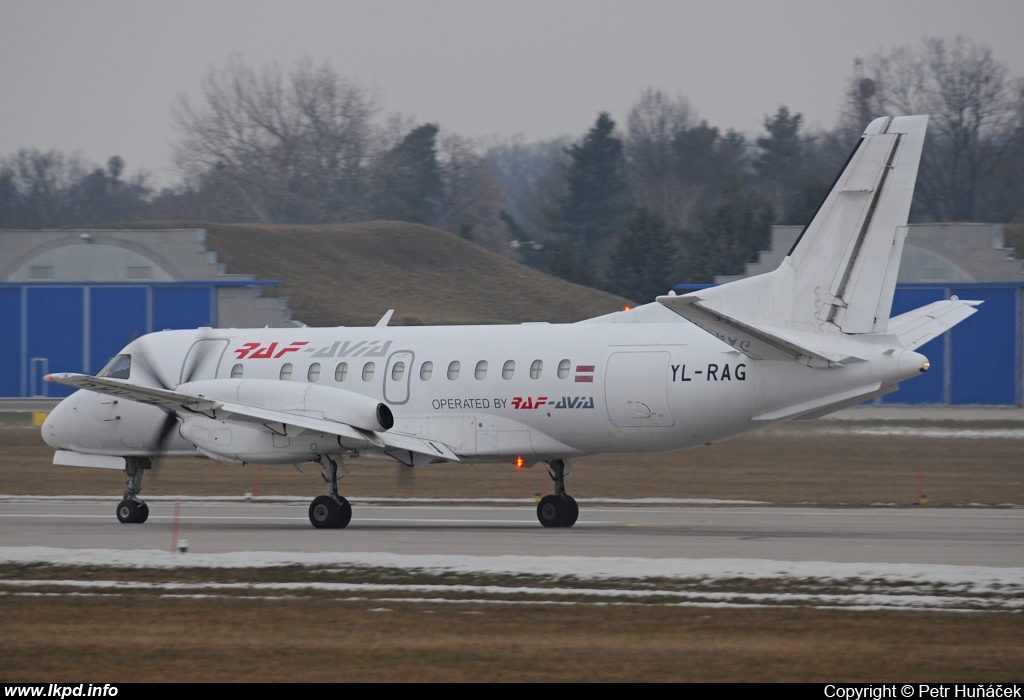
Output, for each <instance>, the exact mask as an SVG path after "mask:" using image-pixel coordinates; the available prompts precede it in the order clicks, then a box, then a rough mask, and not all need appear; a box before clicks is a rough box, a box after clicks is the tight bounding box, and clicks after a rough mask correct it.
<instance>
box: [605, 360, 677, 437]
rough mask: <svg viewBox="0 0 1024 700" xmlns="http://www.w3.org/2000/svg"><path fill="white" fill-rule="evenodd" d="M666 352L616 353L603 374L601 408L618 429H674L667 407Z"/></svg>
mask: <svg viewBox="0 0 1024 700" xmlns="http://www.w3.org/2000/svg"><path fill="white" fill-rule="evenodd" d="M669 360H670V358H669V354H668V353H667V352H616V353H612V355H611V357H609V358H608V365H607V367H606V369H605V373H604V394H605V405H606V406H607V407H608V418H609V420H611V422H612V425H617V426H619V427H622V428H635V427H646V426H650V427H668V426H671V425H675V419H674V418H673V417H672V409H671V408H670V407H669V403H668V373H669Z"/></svg>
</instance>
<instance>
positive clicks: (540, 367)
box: [530, 360, 544, 379]
mask: <svg viewBox="0 0 1024 700" xmlns="http://www.w3.org/2000/svg"><path fill="white" fill-rule="evenodd" d="M543 371H544V363H543V362H541V361H540V360H534V361H533V364H532V365H530V379H540V375H541V372H543Z"/></svg>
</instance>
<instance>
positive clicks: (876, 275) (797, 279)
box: [42, 116, 978, 528]
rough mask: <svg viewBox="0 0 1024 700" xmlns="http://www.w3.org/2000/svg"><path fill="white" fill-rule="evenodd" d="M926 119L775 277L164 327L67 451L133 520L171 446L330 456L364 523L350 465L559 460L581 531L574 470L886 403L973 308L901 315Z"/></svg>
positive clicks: (261, 459) (340, 512) (846, 185)
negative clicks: (657, 292) (898, 302)
mask: <svg viewBox="0 0 1024 700" xmlns="http://www.w3.org/2000/svg"><path fill="white" fill-rule="evenodd" d="M926 126H927V117H924V116H916V117H898V118H895V119H890V118H887V117H883V118H880V119H877V120H875V121H874V122H872V123H871V124H870V125H869V126H868V127H867V129H866V130H865V131H864V135H863V138H862V139H861V140H860V142H859V144H858V146H857V148H856V149H855V151H854V152H853V154H852V155H851V156H850V159H849V160H848V161H847V163H846V165H845V166H844V168H843V170H842V172H841V173H840V175H839V176H838V177H837V179H836V181H835V183H834V185H833V187H832V190H831V191H830V193H829V194H828V196H827V197H826V199H825V200H824V202H823V203H822V205H821V207H820V208H819V210H818V212H817V213H816V215H815V216H814V218H813V220H812V221H811V223H810V225H809V226H808V227H807V228H806V230H805V231H804V233H803V235H802V236H801V237H800V239H799V240H798V241H797V243H796V244H795V245H794V246H793V249H792V250H791V251H790V252H789V255H788V256H787V257H786V258H785V260H784V261H783V262H782V264H781V265H780V266H779V268H778V269H776V270H775V271H773V272H770V273H767V274H764V275H760V276H757V277H751V278H747V279H741V280H738V281H736V282H731V283H729V284H724V285H721V286H718V287H714V288H710V289H705V290H701V291H698V292H694V293H691V294H684V295H681V296H675V295H673V294H669V295H668V296H661V297H658V299H657V302H656V303H651V304H647V305H645V306H640V307H637V308H634V309H632V310H628V311H622V312H617V313H612V314H608V315H605V316H600V317H597V318H592V319H589V320H586V321H581V322H579V323H573V324H560V325H549V324H546V323H527V324H522V325H517V326H462V327H394V328H393V327H388V326H387V321H388V320H389V318H390V313H391V312H388V314H386V315H385V317H384V318H382V319H381V321H380V322H379V323H378V324H377V325H376V326H374V327H366V328H344V327H342V328H298V329H269V328H264V329H245V330H242V329H217V330H214V329H211V328H200V329H198V330H177V331H164V332H161V333H153V334H150V335H146V336H143V337H141V338H139V339H137V340H135V341H133V342H132V343H130V344H129V345H128V346H127V347H126V348H125V349H124V350H122V351H121V354H119V355H118V356H117V357H115V358H114V359H113V360H112V361H111V362H110V364H108V365H107V367H106V368H104V369H103V370H102V371H101V372H100V373H99V374H98V375H97V376H95V377H90V376H87V375H82V374H52V375H50V376H49V379H50V380H51V381H54V382H58V383H61V384H66V385H69V386H72V387H77V388H79V389H81V390H82V391H78V392H76V393H75V394H73V395H71V396H70V397H68V398H66V399H65V400H63V401H62V402H61V403H60V404H59V405H58V406H57V407H56V409H55V410H54V411H53V412H52V413H51V414H50V415H49V417H48V418H47V420H46V422H45V423H44V425H43V430H42V432H43V438H44V439H45V440H46V442H47V443H48V444H50V445H51V446H53V447H54V448H56V450H57V452H56V455H55V456H54V463H55V464H61V465H74V466H82V467H105V468H115V469H123V470H124V471H125V472H126V475H127V478H128V482H127V487H126V488H125V491H124V495H123V500H122V501H121V502H120V503H119V504H118V507H117V517H118V519H119V520H120V521H121V522H128V523H141V522H144V521H145V520H146V518H147V517H148V514H149V509H148V506H147V505H146V504H145V503H144V502H143V501H142V500H140V499H139V492H140V491H141V486H142V474H143V472H144V471H145V470H146V469H148V468H149V467H150V464H151V462H150V460H151V459H152V458H154V457H166V456H190V457H194V456H199V455H202V456H206V457H210V458H212V459H216V460H222V461H228V462H236V463H243V464H244V463H250V462H258V463H277V464H295V465H296V467H299V465H300V463H302V462H317V463H318V464H319V466H320V468H321V469H322V470H323V473H324V478H325V481H326V482H327V493H326V494H325V495H322V496H319V497H317V498H316V499H315V500H313V502H312V503H311V505H310V508H309V519H310V521H311V522H312V524H313V525H314V526H315V527H318V528H341V527H345V526H346V525H347V524H348V523H349V521H350V519H351V515H352V509H351V506H350V505H349V503H348V501H347V500H346V499H345V498H344V497H342V496H341V495H340V494H339V493H338V478H339V476H344V475H345V474H347V471H346V469H345V461H344V460H345V458H347V457H355V456H360V455H369V456H378V457H386V458H389V459H392V460H396V461H398V462H400V463H402V464H404V465H406V466H408V467H410V468H419V467H423V466H425V465H427V464H430V463H432V462H440V461H449V462H462V463H482V462H495V461H514V463H515V464H516V465H518V466H532V465H533V464H536V463H538V462H546V463H547V464H548V465H549V471H550V474H551V477H552V479H553V481H554V493H553V494H551V495H548V496H545V497H544V498H543V499H541V501H540V503H539V505H538V507H537V517H538V519H539V520H540V522H541V524H542V525H544V526H546V527H569V526H572V525H573V524H574V523H575V522H576V518H577V516H578V515H579V507H578V506H577V504H576V501H575V500H574V499H573V498H572V496H570V495H568V494H567V493H566V490H565V480H564V479H565V475H566V473H567V471H568V473H571V469H569V468H567V467H568V461H569V460H570V459H571V458H573V457H578V456H581V455H588V454H594V453H632V452H652V451H664V450H677V449H680V448H685V447H692V446H695V445H702V444H710V443H713V442H717V441H719V440H723V439H725V438H728V437H732V436H735V435H740V434H743V433H747V432H750V431H754V430H758V429H760V428H764V427H766V426H770V425H774V424H776V423H780V422H782V421H787V420H791V419H795V418H812V417H817V416H821V415H824V414H827V413H830V412H832V411H835V410H837V409H840V408H844V407H847V406H851V405H855V404H858V403H861V402H863V401H866V400H868V399H871V398H874V397H876V396H881V395H883V394H887V393H889V392H892V391H895V390H896V389H897V388H898V385H899V382H901V381H902V380H905V379H909V378H911V377H914V376H917V375H918V374H920V373H922V372H924V371H926V370H927V369H928V360H927V358H925V357H924V356H923V355H921V354H920V353H917V352H915V348H918V347H920V346H921V345H923V344H924V343H925V342H927V341H928V340H931V339H932V338H934V337H936V336H938V335H940V334H941V333H943V332H944V331H946V330H947V329H949V328H951V327H953V326H954V325H956V324H957V323H959V322H960V321H962V320H964V319H965V318H967V317H968V316H970V315H971V314H972V313H974V312H975V308H974V307H975V306H976V305H977V303H978V302H972V301H960V300H957V299H956V298H955V297H954V298H953V299H951V300H947V301H939V302H935V303H933V304H929V305H928V306H924V307H922V308H919V309H916V310H914V311H911V312H908V313H905V314H902V315H900V316H897V317H895V318H890V317H889V312H890V309H891V305H892V297H893V291H894V288H895V285H896V274H897V271H898V269H899V262H900V256H901V253H902V249H903V241H904V239H905V237H906V228H905V226H906V223H907V214H908V212H909V209H910V200H911V197H912V195H913V192H914V182H915V179H916V177H917V169H918V162H919V160H920V156H921V148H922V146H923V143H924V136H925V130H926Z"/></svg>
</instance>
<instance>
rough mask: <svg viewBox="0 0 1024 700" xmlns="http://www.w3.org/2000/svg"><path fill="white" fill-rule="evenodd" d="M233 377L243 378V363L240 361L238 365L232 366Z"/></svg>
mask: <svg viewBox="0 0 1024 700" xmlns="http://www.w3.org/2000/svg"><path fill="white" fill-rule="evenodd" d="M231 378H232V379H241V378H242V363H241V362H239V363H238V364H237V365H235V366H234V367H232V368H231Z"/></svg>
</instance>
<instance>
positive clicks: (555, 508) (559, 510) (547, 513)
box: [537, 496, 568, 527]
mask: <svg viewBox="0 0 1024 700" xmlns="http://www.w3.org/2000/svg"><path fill="white" fill-rule="evenodd" d="M567 515H568V506H567V505H566V503H565V501H563V500H562V499H561V498H559V497H558V496H545V497H544V498H542V499H540V503H538V504H537V520H539V521H540V524H541V525H543V526H544V527H565V522H566V516H567Z"/></svg>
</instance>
